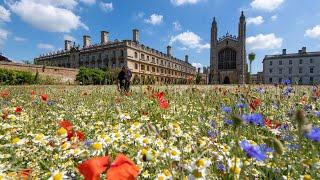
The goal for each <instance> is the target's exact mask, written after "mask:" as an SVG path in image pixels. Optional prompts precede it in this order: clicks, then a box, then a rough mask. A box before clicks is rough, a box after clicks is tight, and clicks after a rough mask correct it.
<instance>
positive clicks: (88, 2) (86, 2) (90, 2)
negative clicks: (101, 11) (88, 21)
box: [80, 0, 96, 5]
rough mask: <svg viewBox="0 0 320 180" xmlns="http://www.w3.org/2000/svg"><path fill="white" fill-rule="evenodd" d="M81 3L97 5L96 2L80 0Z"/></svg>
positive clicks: (93, 0) (94, 0)
mask: <svg viewBox="0 0 320 180" xmlns="http://www.w3.org/2000/svg"><path fill="white" fill-rule="evenodd" d="M80 1H81V2H83V3H85V4H88V5H92V4H95V3H96V0H80Z"/></svg>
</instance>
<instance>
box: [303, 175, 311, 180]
mask: <svg viewBox="0 0 320 180" xmlns="http://www.w3.org/2000/svg"><path fill="white" fill-rule="evenodd" d="M311 179H312V177H311V176H310V175H309V174H306V175H304V176H303V180H311Z"/></svg>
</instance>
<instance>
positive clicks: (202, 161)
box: [196, 159, 205, 167]
mask: <svg viewBox="0 0 320 180" xmlns="http://www.w3.org/2000/svg"><path fill="white" fill-rule="evenodd" d="M204 164H205V162H204V160H203V159H199V160H198V161H197V162H196V165H197V166H198V167H203V166H204Z"/></svg>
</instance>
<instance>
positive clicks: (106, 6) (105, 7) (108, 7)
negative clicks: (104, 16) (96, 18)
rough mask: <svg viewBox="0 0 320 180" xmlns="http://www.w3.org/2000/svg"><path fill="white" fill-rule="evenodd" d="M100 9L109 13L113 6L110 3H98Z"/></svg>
mask: <svg viewBox="0 0 320 180" xmlns="http://www.w3.org/2000/svg"><path fill="white" fill-rule="evenodd" d="M100 8H101V9H102V10H103V11H104V12H107V13H108V12H111V11H113V4H112V2H111V3H104V2H100Z"/></svg>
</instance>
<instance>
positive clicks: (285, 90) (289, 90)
mask: <svg viewBox="0 0 320 180" xmlns="http://www.w3.org/2000/svg"><path fill="white" fill-rule="evenodd" d="M292 92H293V88H292V87H290V86H288V87H286V88H285V89H284V90H283V95H285V96H288V95H289V94H290V93H292Z"/></svg>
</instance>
